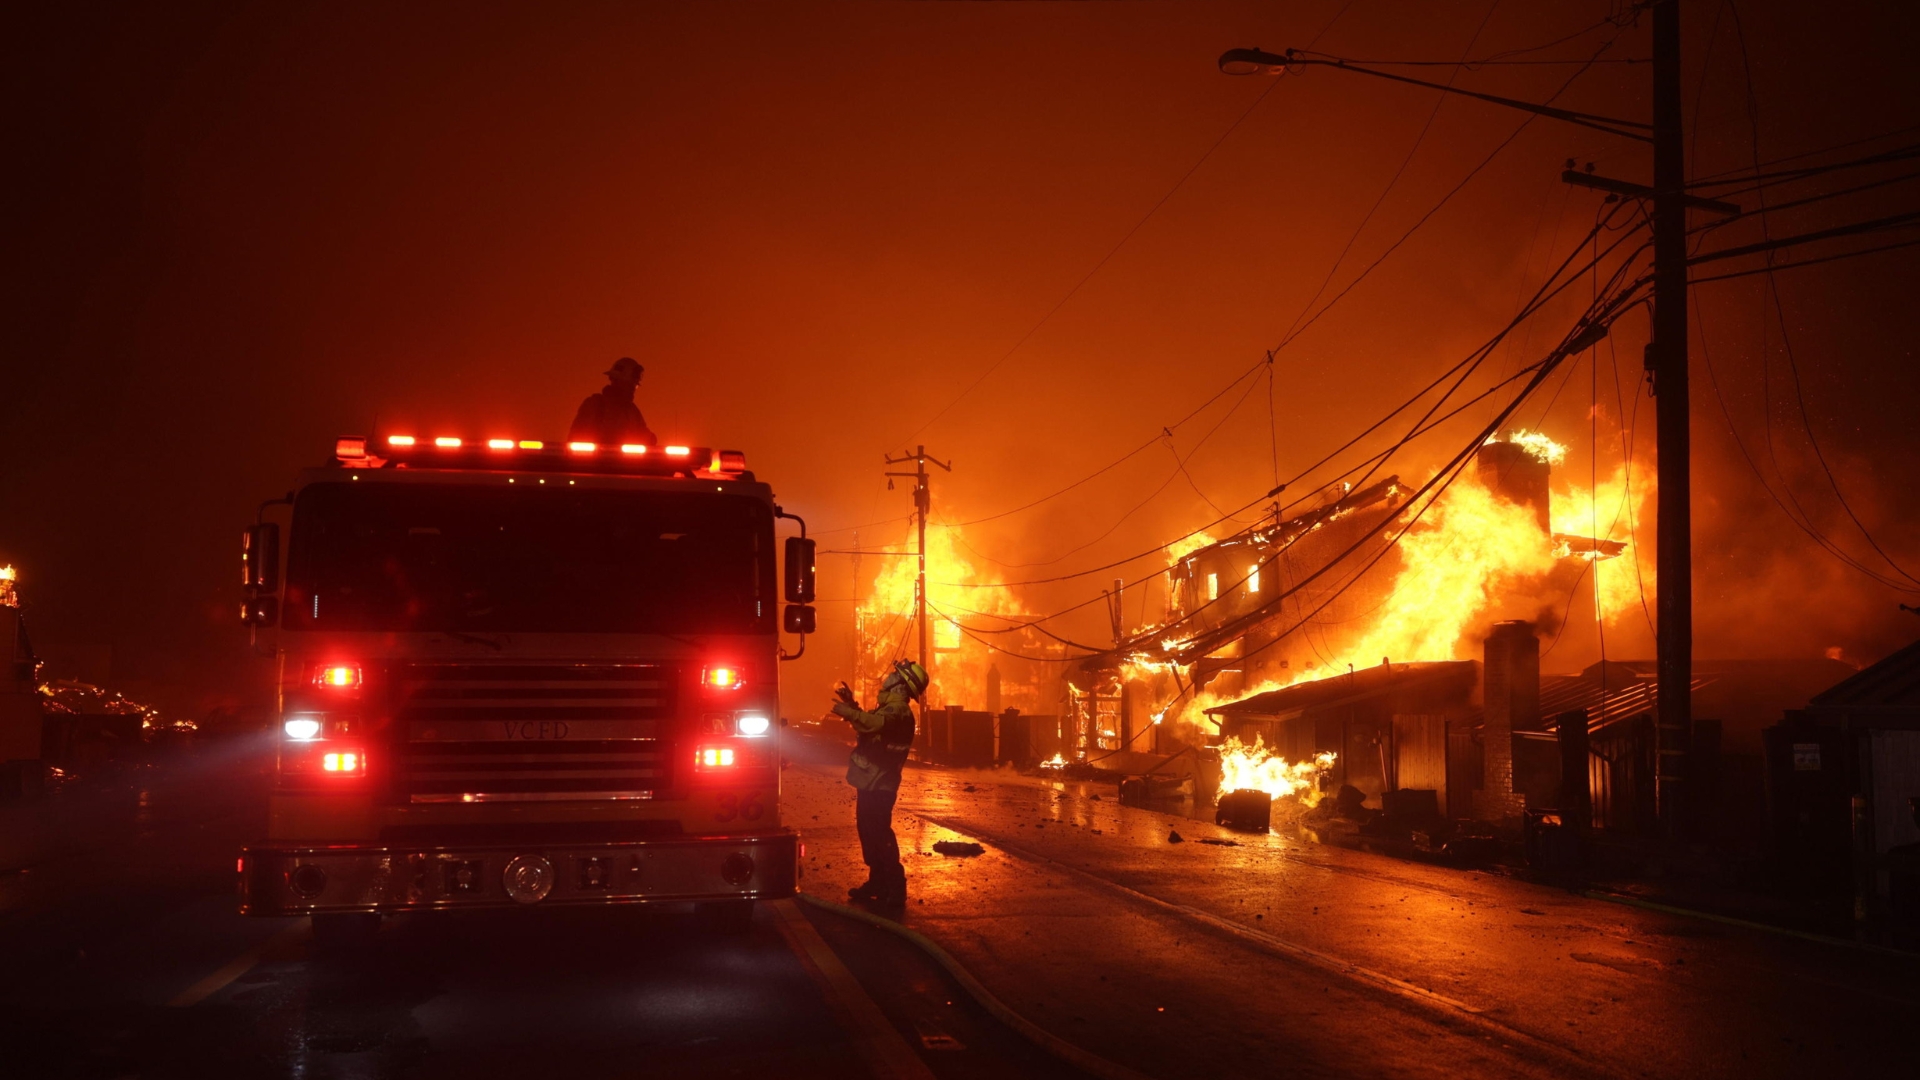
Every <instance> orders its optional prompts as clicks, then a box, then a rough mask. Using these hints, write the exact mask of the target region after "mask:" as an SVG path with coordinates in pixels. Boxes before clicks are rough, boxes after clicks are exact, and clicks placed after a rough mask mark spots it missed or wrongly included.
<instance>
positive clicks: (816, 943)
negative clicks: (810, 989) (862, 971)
mask: <svg viewBox="0 0 1920 1080" xmlns="http://www.w3.org/2000/svg"><path fill="white" fill-rule="evenodd" d="M768 906H769V907H771V908H772V909H773V911H774V916H775V923H776V925H777V926H779V928H780V935H781V936H782V937H784V938H786V940H787V945H788V946H789V947H790V948H792V949H793V954H794V955H795V956H796V957H798V958H799V960H800V966H801V967H803V968H805V969H806V971H807V974H808V975H810V976H812V977H813V981H814V982H815V983H817V984H819V986H820V989H822V990H824V991H826V992H827V1000H828V1002H829V1003H830V1004H831V1005H832V1006H833V1009H834V1011H835V1012H837V1013H839V1014H840V1016H841V1020H842V1023H843V1024H844V1025H845V1026H846V1028H847V1031H848V1034H850V1035H852V1036H853V1045H854V1048H855V1049H856V1050H858V1051H859V1052H860V1056H861V1057H862V1058H863V1059H865V1061H866V1063H867V1067H868V1068H869V1069H871V1070H872V1071H873V1075H874V1076H875V1077H877V1078H879V1080H933V1072H932V1070H930V1069H928V1068H927V1065H926V1063H925V1062H923V1061H921V1060H920V1058H919V1055H917V1054H915V1053H914V1052H913V1048H912V1047H910V1046H908V1045H907V1040H906V1039H905V1038H904V1037H902V1036H901V1034H900V1032H899V1031H897V1030H895V1029H894V1026H893V1024H892V1023H891V1022H889V1021H888V1020H887V1017H886V1014H885V1013H882V1012H881V1011H880V1006H878V1005H875V1004H874V1003H873V999H872V998H870V997H868V996H867V992H866V990H865V989H863V988H862V987H861V985H860V980H858V979H856V978H854V977H853V972H851V971H848V970H847V966H846V965H845V964H843V963H841V962H840V958H839V957H838V956H835V955H834V953H833V949H832V948H831V947H829V946H828V945H827V942H826V939H825V938H823V937H821V936H820V931H818V930H816V929H814V926H813V924H812V923H810V922H808V921H807V917H806V915H805V914H803V913H802V912H801V911H800V909H799V907H798V906H796V905H795V904H794V902H793V901H791V900H776V901H774V902H773V903H771V904H769V905H768Z"/></svg>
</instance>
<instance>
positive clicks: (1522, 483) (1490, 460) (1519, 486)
mask: <svg viewBox="0 0 1920 1080" xmlns="http://www.w3.org/2000/svg"><path fill="white" fill-rule="evenodd" d="M1474 467H1475V471H1476V472H1477V473H1478V475H1479V477H1480V482H1481V483H1482V484H1485V485H1486V487H1487V490H1488V491H1491V492H1493V493H1494V494H1495V495H1498V496H1499V497H1501V498H1502V499H1505V500H1506V501H1508V502H1511V503H1519V504H1520V505H1522V506H1530V507H1532V508H1533V513H1534V516H1535V517H1537V518H1538V519H1539V520H1540V531H1541V532H1548V533H1550V532H1552V531H1553V509H1552V506H1551V505H1550V504H1549V503H1548V501H1547V480H1548V477H1549V475H1550V474H1551V473H1552V471H1553V470H1552V468H1551V467H1550V466H1549V465H1548V464H1547V463H1546V462H1544V461H1542V460H1540V459H1539V458H1537V457H1534V456H1533V454H1532V453H1531V452H1529V451H1528V450H1527V448H1526V447H1524V446H1521V445H1520V444H1519V443H1510V442H1497V443H1488V444H1486V445H1485V446H1482V447H1481V448H1480V452H1479V453H1477V454H1475V455H1474Z"/></svg>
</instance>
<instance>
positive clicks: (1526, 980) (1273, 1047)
mask: <svg viewBox="0 0 1920 1080" xmlns="http://www.w3.org/2000/svg"><path fill="white" fill-rule="evenodd" d="M789 752H790V756H791V757H793V758H795V759H796V761H795V764H794V765H793V767H792V768H791V769H789V770H788V772H787V774H786V786H787V795H786V801H787V805H788V820H789V822H790V823H791V824H793V825H795V826H796V827H798V828H799V829H800V830H801V831H802V832H803V834H804V835H805V836H806V838H807V846H808V859H807V868H806V877H805V879H804V882H803V887H804V888H806V889H807V890H808V891H810V892H813V893H815V894H818V895H824V896H836V895H844V892H843V891H844V889H845V888H846V887H847V886H848V885H850V884H852V883H853V882H855V881H857V880H858V879H859V877H860V876H861V868H860V867H859V866H858V859H857V855H856V847H855V841H854V837H853V830H852V827H851V817H852V807H851V803H852V800H851V793H850V791H849V790H848V789H847V788H846V787H845V786H844V785H842V784H841V783H839V781H838V778H837V776H836V771H837V770H836V769H835V768H834V767H833V766H832V765H831V764H829V762H830V761H831V759H832V758H834V757H835V756H837V755H838V754H839V753H840V750H839V749H838V748H837V747H834V746H832V745H829V744H823V743H807V742H802V741H799V740H790V742H789ZM258 760H259V759H258V758H257V757H253V756H250V755H249V754H247V753H246V752H245V751H244V748H242V747H238V746H233V745H226V746H220V747H212V748H202V749H200V750H197V751H195V752H194V753H192V754H191V755H185V756H181V757H178V758H176V759H174V760H170V761H167V762H165V763H163V764H161V765H158V766H142V767H137V768H134V767H130V768H127V769H125V770H123V771H122V772H121V774H120V775H119V776H118V777H116V778H113V779H111V780H109V779H106V778H96V779H95V780H94V781H93V782H92V783H89V784H85V785H76V786H72V787H69V788H68V789H67V790H65V791H63V792H61V793H60V794H59V795H58V796H57V797H55V798H53V799H50V800H48V801H47V802H45V803H42V804H39V805H37V806H31V807H19V806H14V807H5V808H0V976H4V978H0V1047H4V1059H3V1060H4V1062H5V1064H4V1066H0V1075H5V1076H8V1077H11V1076H16V1075H17V1076H22V1077H40V1076H47V1077H68V1076H71V1077H123V1076H124V1077H134V1076H142V1077H175V1076H179V1077H186V1076H194V1077H205V1076H262V1077H282V1076H286V1077H296V1076H297V1077H415V1076H418V1077H441V1076H446V1077H492V1076H513V1077H544V1076H575V1075H585V1076H756V1075H764V1074H766V1073H768V1072H770V1071H772V1072H777V1073H779V1074H781V1075H788V1076H834V1077H859V1076H868V1075H907V1076H937V1077H941V1078H943V1080H944V1078H956V1080H957V1078H963V1077H976V1076H987V1075H992V1076H995V1077H1021V1076H1069V1075H1078V1074H1076V1073H1075V1072H1074V1071H1073V1070H1071V1069H1069V1068H1067V1067H1065V1066H1064V1065H1062V1064H1061V1063H1059V1062H1058V1061H1057V1060H1055V1059H1053V1058H1050V1057H1048V1056H1046V1055H1044V1054H1042V1053H1040V1052H1039V1051H1038V1050H1036V1049H1035V1048H1034V1047H1033V1046H1032V1045H1031V1044H1030V1043H1028V1042H1027V1041H1026V1040H1024V1039H1022V1038H1020V1037H1018V1036H1016V1035H1015V1034H1013V1033H1012V1032H1011V1031H1009V1030H1008V1029H1006V1028H1005V1027H1002V1026H1001V1025H1000V1024H999V1023H997V1022H995V1021H994V1020H992V1019H991V1018H990V1017H989V1016H988V1015H987V1014H986V1013H985V1012H984V1011H983V1010H981V1009H980V1008H979V1007H978V1006H977V1005H975V1004H974V1003H973V1002H972V1001H971V1000H970V999H969V998H967V997H966V996H965V995H964V994H963V993H961V992H959V990H958V988H957V987H956V986H955V984H954V982H953V980H952V979H951V978H949V977H948V976H947V975H946V974H945V973H944V972H943V971H941V970H940V969H939V968H938V967H937V966H936V965H934V964H933V963H932V962H931V961H929V960H928V959H927V958H926V957H925V956H924V955H922V954H921V953H920V952H918V951H917V950H915V949H913V948H912V947H910V946H908V945H907V944H905V943H904V942H902V941H900V940H899V939H897V938H895V937H892V936H890V935H887V934H884V933H881V932H880V931H877V930H874V929H872V928H870V927H867V926H865V925H864V924H860V923H856V922H853V921H850V920H846V919H843V918H839V917H837V916H833V915H829V914H825V913H822V912H820V911H817V910H815V909H812V908H809V907H807V906H805V905H795V904H784V905H761V907H760V910H759V911H758V913H757V915H756V921H755V924H754V926H753V928H752V930H751V931H750V932H749V933H748V934H746V935H744V936H741V937H729V936H725V935H723V934H722V933H720V932H719V931H717V930H714V929H712V928H709V927H707V926H705V925H704V924H703V923H701V922H700V921H699V920H697V919H696V918H694V917H693V916H692V914H691V913H690V912H686V911H679V910H672V909H662V910H658V911H644V910H638V909H615V910H604V911H602V910H593V911H587V910H573V911H569V910H561V909H555V910H549V911H502V912H475V913H465V914H461V915H457V916H456V915H438V916H428V915H420V916H404V917H399V918H395V919H390V920H388V921H387V923H386V924H385V926H384V928H383V929H382V931H381V933H380V934H379V936H378V938H377V939H376V944H375V946H374V947H373V948H371V949H369V950H368V951H367V952H365V953H363V954H359V955H350V956H326V955H323V954H316V952H315V950H314V948H313V946H312V942H311V940H310V935H309V933H308V931H307V929H306V927H305V924H304V921H303V920H257V919H246V918H242V917H240V916H238V915H237V914H234V909H233V905H234V897H233V874H232V866H233V858H234V854H235V851H236V849H237V848H238V847H239V845H240V844H241V843H243V842H245V841H246V840H249V839H252V838H253V837H254V835H255V834H256V833H257V831H258V815H259V812H260V797H261V794H262V792H263V791H264V785H265V775H264V773H263V771H262V770H261V769H260V766H259V764H258ZM1103 793H1104V794H1103ZM1096 795H1100V796H1102V797H1100V798H1095V797H1094V796H1096ZM899 824H900V832H901V838H902V846H903V848H904V849H906V851H907V853H908V854H907V860H908V868H909V873H910V875H911V879H912V882H913V886H914V890H915V902H914V903H913V904H912V905H910V907H909V909H908V911H907V912H906V914H905V915H904V917H903V920H902V921H903V922H904V923H905V924H906V925H907V926H909V927H912V928H914V929H917V930H919V931H920V932H922V933H925V934H926V935H927V936H929V937H931V938H932V939H934V940H935V941H937V942H938V943H939V944H940V945H942V946H943V947H944V948H946V949H947V950H948V951H949V952H950V953H952V954H953V955H954V956H955V957H957V958H958V959H959V960H960V961H961V962H962V963H964V964H965V965H966V966H967V968H968V969H969V970H971V971H972V972H973V973H974V974H975V975H976V976H977V977H978V978H979V979H980V980H981V981H982V982H983V983H984V984H985V985H986V986H987V987H988V989H990V990H991V991H992V992H993V993H994V994H996V995H998V996H999V997H1000V998H1001V999H1002V1000H1004V1001H1005V1002H1006V1004H1007V1005H1009V1006H1011V1007H1012V1008H1013V1009H1015V1010H1016V1011H1017V1012H1019V1013H1021V1014H1022V1015H1023V1016H1026V1017H1027V1018H1029V1019H1030V1020H1032V1021H1034V1022H1035V1023H1037V1024H1039V1025H1040V1026H1042V1027H1044V1028H1046V1029H1047V1030H1049V1031H1051V1032H1053V1033H1055V1034H1057V1035H1059V1036H1061V1037H1063V1038H1065V1039H1067V1040H1069V1041H1071V1042H1073V1043H1074V1044H1076V1045H1078V1046H1081V1047H1083V1048H1085V1049H1087V1050H1089V1051H1092V1052H1094V1053H1097V1054H1100V1055H1103V1056H1105V1057H1107V1058H1109V1059H1112V1060H1114V1061H1118V1062H1121V1063H1123V1064H1125V1065H1126V1066H1128V1067H1130V1068H1132V1069H1134V1070H1137V1071H1138V1072H1139V1073H1142V1074H1145V1075H1147V1076H1152V1077H1160V1078H1164V1080H1171V1078H1174V1077H1222V1076H1263V1077H1264V1076H1275V1075H1285V1076H1366V1077H1370V1078H1372V1077H1401V1076H1405V1077H1436V1076H1446V1077H1460V1076H1657V1077H1689V1078H1691V1077H1716V1076H1725V1077H1763V1076H1783V1077H1784V1076H1795V1077H1804V1076H1808V1075H1819V1076H1863V1077H1867V1076H1874V1077H1877V1076H1905V1075H1912V1061H1913V1057H1912V1055H1911V1053H1910V1052H1909V1051H1908V1050H1907V1049H1906V1043H1905V1040H1906V1039H1907V1037H1908V1036H1907V1032H1906V1028H1905V1018H1906V1017H1908V1016H1911V1015H1913V1014H1914V1010H1915V1006H1916V1005H1920V989H1916V988H1920V979H1916V976H1920V959H1916V958H1911V957H1904V956H1900V957H1889V956H1884V955H1880V954H1875V953H1869V952H1863V951H1859V950H1853V949H1847V948H1841V947H1837V946H1833V945H1828V944H1823V943H1816V942H1809V941H1803V940H1797V939H1793V938H1788V937H1782V936H1777V935H1771V934H1764V933H1758V932H1753V931H1748V930H1742V929H1738V928H1734V927H1728V926H1725V925H1721V924H1715V923H1709V922H1704V921H1700V920H1694V919H1687V918H1681V917H1675V916H1669V915H1662V914H1658V913H1654V912H1647V911H1642V910H1638V909H1632V908H1626V907H1622V906H1619V905H1614V904H1608V903H1603V902H1599V901H1594V900H1589V899H1585V898H1582V897H1579V896H1575V895H1572V894H1569V893H1566V892H1564V891H1558V890H1554V889H1550V888H1545V887H1542V886H1537V885H1532V884H1528V883H1525V882H1521V881H1515V880H1512V879H1509V878H1505V877H1499V876H1494V875H1489V874H1484V873H1469V872H1462V871H1458V870H1453V869H1448V868H1443V867H1434V866H1425V865H1421V864H1414V863H1407V862H1403V861H1399V860H1394V859H1390V858H1386V857H1382V856H1377V855H1371V854H1368V853H1365V852H1357V851H1349V850H1345V849H1341V848H1334V847H1325V846H1320V845H1316V844H1311V843H1305V842H1302V841H1299V840H1296V839H1293V838H1291V837H1283V836H1267V837H1247V836H1244V835H1237V834H1230V833H1226V832H1224V831H1223V830H1219V829H1217V828H1215V827H1214V826H1212V825H1211V824H1204V823H1200V822H1195V821H1190V820H1185V819H1181V818H1178V817H1175V816H1173V815H1170V814H1164V813H1156V812H1152V811H1145V810H1138V809H1123V808H1121V807H1120V806H1119V805H1118V804H1117V803H1116V802H1115V801H1113V799H1112V789H1111V787H1089V786H1086V785H1076V784H1043V783H1039V782H1035V781H1031V780H1024V779H1020V778H1013V777H1006V776H987V775H981V774H960V773H948V772H943V771H939V770H922V769H914V770H911V771H910V772H909V776H908V783H907V786H906V788H905V790H904V791H903V796H902V801H901V812H900V815H899ZM1170 829H1178V830H1179V831H1180V832H1181V834H1182V835H1183V836H1184V837H1185V838H1186V841H1187V842H1184V843H1179V844H1173V843H1169V842H1168V839H1167V834H1168V832H1169V830H1170ZM959 838H965V839H973V840H978V841H980V842H982V843H984V844H985V845H986V846H987V851H986V853H985V854H984V855H981V856H979V857H975V858H947V857H943V856H939V855H935V854H934V853H933V852H932V850H931V849H932V844H933V843H934V842H935V841H937V840H941V839H959ZM1202 840H1221V841H1232V842H1233V845H1234V846H1228V845H1227V844H1224V843H1222V844H1206V843H1201V842H1200V841H1202Z"/></svg>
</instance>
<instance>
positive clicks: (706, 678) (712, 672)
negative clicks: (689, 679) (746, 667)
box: [700, 666, 741, 690]
mask: <svg viewBox="0 0 1920 1080" xmlns="http://www.w3.org/2000/svg"><path fill="white" fill-rule="evenodd" d="M700 681H701V683H703V684H704V685H705V686H706V687H707V688H708V689H709V690H738V689H740V686H741V678H740V669H739V668H737V667H725V666H714V667H710V668H706V669H704V670H702V671H701V672H700Z"/></svg>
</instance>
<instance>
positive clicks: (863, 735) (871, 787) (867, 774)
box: [833, 690, 914, 791]
mask: <svg viewBox="0 0 1920 1080" xmlns="http://www.w3.org/2000/svg"><path fill="white" fill-rule="evenodd" d="M833 711H834V713H835V714H836V715H838V716H840V717H841V718H843V719H845V720H846V722H847V723H849V724H852V725H853V730H854V731H855V732H858V733H859V736H860V741H859V743H858V744H857V745H855V746H854V748H853V753H852V755H850V756H849V757H848V759H847V783H849V784H851V785H853V786H854V787H856V788H859V789H860V790H861V791H898V790H900V770H901V769H903V768H905V767H906V764H907V751H908V750H910V749H912V747H913V735H914V721H913V699H912V698H910V697H908V696H907V695H906V694H905V693H903V692H902V691H899V690H882V691H880V704H879V705H878V706H876V707H875V708H874V709H873V711H871V712H868V711H867V710H865V709H862V708H861V707H860V706H858V705H849V704H847V703H845V702H835V703H834V706H833Z"/></svg>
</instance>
